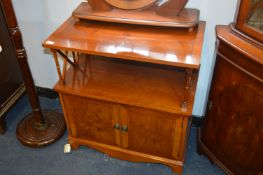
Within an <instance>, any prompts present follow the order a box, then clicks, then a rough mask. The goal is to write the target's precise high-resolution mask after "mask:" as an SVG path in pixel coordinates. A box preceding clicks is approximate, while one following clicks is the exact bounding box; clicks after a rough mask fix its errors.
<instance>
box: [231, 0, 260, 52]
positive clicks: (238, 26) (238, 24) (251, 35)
mask: <svg viewBox="0 0 263 175" xmlns="http://www.w3.org/2000/svg"><path fill="white" fill-rule="evenodd" d="M238 3H239V8H238V10H237V14H236V20H235V25H234V27H233V31H234V32H235V33H237V34H239V35H241V36H242V37H244V38H246V39H248V40H249V41H251V42H253V43H256V44H257V45H259V46H260V47H261V48H263V31H262V30H259V29H257V28H254V27H252V26H250V25H248V23H247V22H248V20H249V17H250V16H251V13H252V12H253V11H254V10H256V9H258V11H261V14H260V15H261V16H262V11H263V1H262V0H259V1H257V2H256V3H257V4H256V6H253V5H252V0H239V2H238ZM253 8H254V9H253ZM261 18H262V17H261ZM261 25H262V26H263V22H262V20H261Z"/></svg>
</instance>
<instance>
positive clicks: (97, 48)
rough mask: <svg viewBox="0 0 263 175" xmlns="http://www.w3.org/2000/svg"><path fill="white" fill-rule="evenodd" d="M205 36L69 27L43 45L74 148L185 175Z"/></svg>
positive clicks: (199, 30)
mask: <svg viewBox="0 0 263 175" xmlns="http://www.w3.org/2000/svg"><path fill="white" fill-rule="evenodd" d="M204 29H205V23H204V22H200V23H199V25H198V26H197V27H196V28H195V29H194V30H193V31H189V30H188V29H183V28H179V29H178V28H166V27H150V26H139V25H125V24H117V23H104V22H95V21H93V22H91V21H89V22H88V21H79V20H76V19H75V18H73V17H70V18H69V19H68V20H67V21H66V22H64V24H62V26H60V27H59V28H58V29H57V30H56V31H55V32H54V33H53V34H52V35H51V36H49V37H48V39H47V40H45V41H44V42H43V46H44V47H46V48H50V49H51V51H52V53H53V55H54V59H55V62H56V64H57V70H58V74H59V77H60V80H59V82H58V83H57V84H56V85H55V90H56V91H57V92H58V93H59V96H60V101H61V103H62V107H63V111H64V115H65V119H66V123H67V127H68V132H69V136H68V141H69V143H70V144H71V147H72V148H78V146H80V145H86V146H89V147H91V148H94V149H97V150H99V151H102V152H105V153H107V154H108V155H110V156H112V157H116V158H120V159H124V160H130V161H139V162H156V163H163V164H166V165H168V166H170V167H171V168H172V170H173V171H175V172H177V173H179V174H181V173H182V169H183V165H184V159H185V158H184V157H185V151H186V145H187V139H188V134H189V130H190V124H191V115H192V107H193V101H194V96H195V89H196V81H197V75H198V69H199V66H200V65H199V64H200V56H201V50H202V43H203V34H204ZM59 57H60V58H62V59H63V68H62V69H60V66H59V62H58V58H59Z"/></svg>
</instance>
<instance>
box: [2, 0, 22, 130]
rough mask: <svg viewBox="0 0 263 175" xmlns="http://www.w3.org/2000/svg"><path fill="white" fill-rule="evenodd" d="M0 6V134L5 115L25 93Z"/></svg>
mask: <svg viewBox="0 0 263 175" xmlns="http://www.w3.org/2000/svg"><path fill="white" fill-rule="evenodd" d="M3 8H4V7H3V6H2V4H0V26H1V27H0V75H1V76H0V134H3V133H4V132H5V130H6V125H5V114H6V112H7V111H8V110H9V109H10V108H11V107H12V106H13V104H14V103H15V102H16V101H17V100H18V99H19V98H20V97H21V95H22V94H23V93H24V92H25V85H24V81H23V78H22V74H21V70H20V68H19V64H18V60H17V57H16V51H15V49H14V47H13V43H12V36H11V34H10V33H9V28H8V26H7V24H6V16H5V13H4V11H3Z"/></svg>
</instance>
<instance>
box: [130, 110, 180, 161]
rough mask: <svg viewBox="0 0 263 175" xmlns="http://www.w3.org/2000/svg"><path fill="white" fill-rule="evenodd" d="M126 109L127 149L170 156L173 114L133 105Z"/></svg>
mask: <svg viewBox="0 0 263 175" xmlns="http://www.w3.org/2000/svg"><path fill="white" fill-rule="evenodd" d="M126 110H127V115H128V118H129V123H128V140H129V144H128V149H130V150H134V151H138V152H144V153H148V154H152V155H156V156H161V157H166V158H172V150H173V139H174V138H173V137H174V130H173V129H174V123H175V116H173V115H169V114H166V113H162V112H158V111H151V110H145V109H140V108H134V107H126ZM138 136H140V137H138ZM178 141H179V143H180V139H179V140H178Z"/></svg>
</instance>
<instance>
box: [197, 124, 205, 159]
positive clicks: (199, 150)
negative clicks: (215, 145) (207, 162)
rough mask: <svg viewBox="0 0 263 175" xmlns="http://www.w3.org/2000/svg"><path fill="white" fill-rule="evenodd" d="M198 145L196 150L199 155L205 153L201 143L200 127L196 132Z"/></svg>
mask: <svg viewBox="0 0 263 175" xmlns="http://www.w3.org/2000/svg"><path fill="white" fill-rule="evenodd" d="M196 141H197V143H196V145H197V148H196V151H197V153H198V154H199V155H204V151H203V150H202V148H201V146H200V144H201V129H200V128H198V129H197V134H196Z"/></svg>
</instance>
